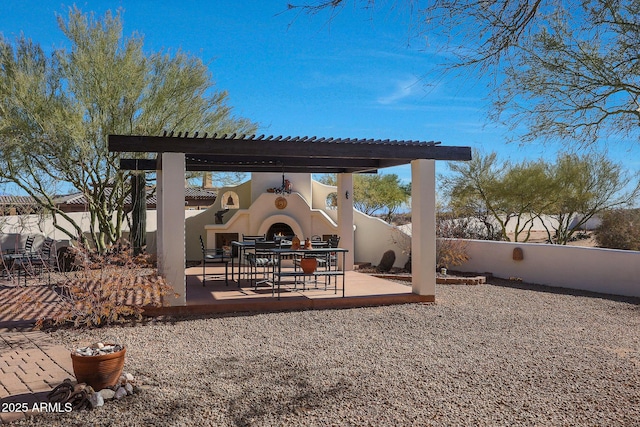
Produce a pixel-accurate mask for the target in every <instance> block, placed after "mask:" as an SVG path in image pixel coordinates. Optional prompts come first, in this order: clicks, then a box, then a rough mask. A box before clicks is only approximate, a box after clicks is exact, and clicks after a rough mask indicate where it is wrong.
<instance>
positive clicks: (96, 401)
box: [89, 392, 104, 408]
mask: <svg viewBox="0 0 640 427" xmlns="http://www.w3.org/2000/svg"><path fill="white" fill-rule="evenodd" d="M89 403H91V407H92V408H97V407H99V406H102V405H104V398H103V397H102V395H101V394H100V393H99V392H96V393H92V394H91V395H89Z"/></svg>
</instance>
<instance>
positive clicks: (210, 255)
mask: <svg viewBox="0 0 640 427" xmlns="http://www.w3.org/2000/svg"><path fill="white" fill-rule="evenodd" d="M200 247H201V249H202V286H205V285H206V283H207V272H206V268H207V264H224V284H225V285H227V286H228V285H229V261H230V258H229V257H227V256H226V255H225V253H224V249H222V248H220V249H207V248H205V246H204V240H202V236H200ZM209 279H210V280H221V277H220V276H219V275H218V276H213V275H210V276H209Z"/></svg>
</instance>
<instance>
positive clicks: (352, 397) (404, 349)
mask: <svg viewBox="0 0 640 427" xmlns="http://www.w3.org/2000/svg"><path fill="white" fill-rule="evenodd" d="M436 298H437V303H436V304H410V305H400V306H390V307H376V308H363V309H350V310H337V311H333V310H327V311H305V312H286V313H271V314H259V315H238V316H226V317H215V318H206V319H203V318H200V319H185V320H180V321H174V322H171V321H165V322H153V323H150V324H147V325H139V326H135V327H121V328H104V329H98V330H93V331H89V332H77V331H69V330H61V331H56V332H53V333H52V338H53V339H54V340H55V341H57V342H62V343H64V344H65V345H68V346H69V348H73V347H74V346H75V345H77V344H86V343H90V342H92V341H96V340H98V339H103V337H104V338H108V337H116V338H117V339H118V340H120V341H121V342H123V343H125V344H126V345H127V346H128V349H127V360H126V365H125V370H126V371H128V372H131V373H132V374H134V375H135V376H136V378H137V379H140V380H142V381H143V382H144V386H143V388H142V390H141V391H139V392H138V393H137V394H135V395H134V396H129V397H127V398H125V399H123V400H121V401H112V402H107V403H106V404H105V406H104V407H102V408H98V409H96V410H93V411H86V412H85V411H83V412H75V413H70V414H44V415H38V416H35V417H30V418H27V419H25V420H22V421H19V422H17V423H16V424H15V425H18V426H20V425H49V426H70V425H94V426H182V425H184V426H190V425H196V426H244V425H255V426H274V425H277V426H300V425H304V426H315V425H318V426H325V425H337V426H344V425H374V426H391V425H402V426H408V425H418V426H425V425H426V426H428V425H437V426H442V425H446V426H471V425H474V426H502V425H504V426H514V425H525V426H531V425H539V426H590V425H591V426H638V425H640V301H639V300H637V299H624V298H616V297H606V296H602V295H600V296H598V295H588V294H582V293H576V292H574V293H571V292H563V291H558V290H554V289H552V288H545V287H537V286H529V285H520V284H513V285H509V286H505V284H504V283H503V284H488V285H480V286H459V285H458V286H455V285H454V286H446V285H438V287H437V290H436Z"/></svg>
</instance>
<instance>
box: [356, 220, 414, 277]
mask: <svg viewBox="0 0 640 427" xmlns="http://www.w3.org/2000/svg"><path fill="white" fill-rule="evenodd" d="M353 220H354V224H355V227H356V228H355V249H354V251H355V261H356V262H370V263H371V264H373V265H378V263H379V262H380V259H381V258H382V255H383V254H384V253H385V252H386V251H388V250H389V249H392V250H393V251H394V252H395V253H396V261H395V263H394V266H395V267H404V265H405V263H406V262H407V260H408V259H409V252H410V251H411V238H410V237H409V236H407V235H406V234H405V233H403V232H401V231H400V230H399V229H397V228H394V227H392V226H390V225H389V224H388V223H386V222H384V221H383V220H381V219H380V218H375V217H372V216H369V215H366V214H364V213H362V212H359V211H356V210H354V212H353Z"/></svg>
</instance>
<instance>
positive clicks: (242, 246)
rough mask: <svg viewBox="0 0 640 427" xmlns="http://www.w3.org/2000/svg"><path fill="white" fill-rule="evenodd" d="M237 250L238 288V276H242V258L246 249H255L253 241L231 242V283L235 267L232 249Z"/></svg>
mask: <svg viewBox="0 0 640 427" xmlns="http://www.w3.org/2000/svg"><path fill="white" fill-rule="evenodd" d="M234 247H236V248H238V280H237V283H238V286H240V276H241V274H242V258H243V257H244V256H245V255H246V251H247V249H253V248H255V247H256V241H255V240H245V241H237V240H234V241H232V242H231V248H232V249H231V281H233V280H234V279H233V275H234V266H235V262H234V260H235V257H234V256H233V252H234V251H233V248H234Z"/></svg>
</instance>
